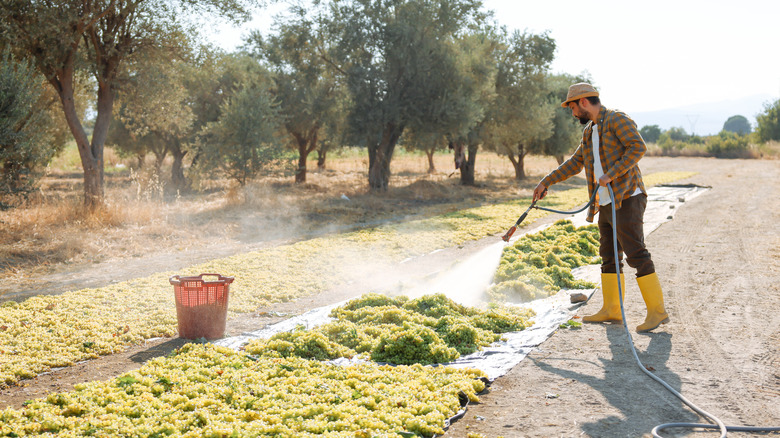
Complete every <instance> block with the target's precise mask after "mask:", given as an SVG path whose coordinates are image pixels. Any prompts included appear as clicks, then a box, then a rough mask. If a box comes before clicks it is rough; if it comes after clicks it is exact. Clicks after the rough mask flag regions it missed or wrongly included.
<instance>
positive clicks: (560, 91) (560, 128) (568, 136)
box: [533, 74, 590, 157]
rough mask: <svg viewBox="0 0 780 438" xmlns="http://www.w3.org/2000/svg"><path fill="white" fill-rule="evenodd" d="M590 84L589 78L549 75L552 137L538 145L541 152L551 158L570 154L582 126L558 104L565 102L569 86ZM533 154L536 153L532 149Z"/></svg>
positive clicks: (578, 137) (575, 145) (580, 133)
mask: <svg viewBox="0 0 780 438" xmlns="http://www.w3.org/2000/svg"><path fill="white" fill-rule="evenodd" d="M578 82H590V80H589V78H586V77H581V76H571V75H567V74H559V75H550V76H548V78H547V83H548V87H549V89H550V93H549V96H550V103H551V104H552V105H554V107H555V110H554V111H553V114H554V115H553V119H552V123H553V126H552V135H551V136H550V137H549V138H547V139H544V140H542V141H541V142H540V143H539V146H540V148H541V152H542V153H544V154H545V155H550V156H553V157H562V156H563V155H565V154H568V153H570V152H572V151H573V150H574V149H575V148H576V147H577V145H579V142H580V139H581V138H582V125H580V124H579V122H578V121H577V120H576V119H575V118H574V117H572V115H571V111H570V110H569V109H568V108H562V107H561V105H560V103H561V102H563V101H564V100H566V95H567V93H568V91H569V86H570V85H571V84H576V83H578ZM533 152H538V151H537V150H536V149H534V151H533Z"/></svg>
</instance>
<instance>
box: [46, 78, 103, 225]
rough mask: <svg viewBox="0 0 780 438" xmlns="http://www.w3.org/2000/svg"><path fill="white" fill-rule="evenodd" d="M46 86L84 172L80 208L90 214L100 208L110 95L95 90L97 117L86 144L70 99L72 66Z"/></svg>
mask: <svg viewBox="0 0 780 438" xmlns="http://www.w3.org/2000/svg"><path fill="white" fill-rule="evenodd" d="M50 82H51V83H52V85H54V88H55V89H56V90H57V93H58V94H59V96H60V102H61V103H62V109H63V112H64V114H65V121H66V122H67V123H68V128H69V129H70V132H71V134H73V139H74V140H75V141H76V147H77V148H78V150H79V157H80V158H81V167H82V168H83V169H84V206H85V207H86V208H87V209H88V210H90V211H91V210H94V209H95V208H97V207H99V206H100V205H102V204H103V196H104V193H103V144H104V143H105V141H106V134H107V133H108V123H109V122H110V115H111V109H112V107H113V93H112V92H111V90H106V88H105V87H98V116H97V119H96V121H95V129H94V131H93V134H92V144H90V142H89V138H88V137H87V133H86V132H85V131H84V126H83V125H82V124H81V121H80V120H79V117H78V112H77V111H76V103H75V101H74V99H73V66H72V65H66V67H65V68H64V69H62V70H59V71H57V74H56V75H55V76H54V77H53V78H51V79H50Z"/></svg>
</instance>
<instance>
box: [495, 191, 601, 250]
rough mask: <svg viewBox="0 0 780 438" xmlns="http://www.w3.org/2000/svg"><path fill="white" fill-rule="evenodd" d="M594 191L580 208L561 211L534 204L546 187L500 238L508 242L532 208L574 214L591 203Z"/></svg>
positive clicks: (593, 198)
mask: <svg viewBox="0 0 780 438" xmlns="http://www.w3.org/2000/svg"><path fill="white" fill-rule="evenodd" d="M596 193H597V191H596V190H594V191H593V193H592V194H591V195H590V200H588V203H587V204H585V206H583V207H582V208H580V209H578V210H573V211H561V210H554V209H552V208H547V207H537V206H536V201H538V200H539V199H542V198H544V196H545V195H546V194H547V189H544V192H542V196H540V197H539V199H537V200H536V201H534V202H532V203H531V205H530V206H529V207H528V209H526V210H525V212H523V214H522V215H520V219H518V220H517V222H515V224H514V225H512V228H510V229H509V231H507V232H506V234H504V236H503V237H501V238H502V239H503V240H504V242H509V239H510V238H511V237H512V234H515V231H517V227H518V226H519V225H520V223H521V222H523V221H524V220H525V217H526V216H528V212H529V211H531V209H532V208H536V209H538V210H544V211H549V212H551V213H558V214H576V213H579V212H581V211H583V210H585V209H586V208H588V207H589V206H590V204H593V201H594V200H595V199H596Z"/></svg>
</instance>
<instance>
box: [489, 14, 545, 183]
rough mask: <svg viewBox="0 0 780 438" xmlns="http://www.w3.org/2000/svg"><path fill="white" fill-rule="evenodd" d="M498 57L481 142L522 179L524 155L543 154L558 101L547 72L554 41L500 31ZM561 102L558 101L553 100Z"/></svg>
mask: <svg viewBox="0 0 780 438" xmlns="http://www.w3.org/2000/svg"><path fill="white" fill-rule="evenodd" d="M500 37H501V47H500V49H499V50H498V56H497V58H496V62H497V66H498V71H497V74H496V99H495V101H494V103H493V105H491V113H490V115H489V122H488V123H487V124H486V126H485V129H486V134H485V142H484V146H485V147H486V148H487V149H489V150H493V151H495V152H496V153H498V154H500V155H504V156H506V157H507V158H508V159H509V161H510V162H511V163H512V166H513V167H514V169H515V178H516V179H523V178H525V161H524V160H525V157H526V156H527V155H528V154H529V153H532V152H535V153H541V151H542V147H543V142H544V141H545V140H546V139H548V138H549V137H550V136H552V134H553V118H554V114H555V109H556V103H553V102H551V101H550V98H549V91H548V83H547V72H548V70H549V67H550V63H551V62H552V60H553V57H554V53H555V41H554V40H553V39H552V38H551V37H550V36H549V35H547V33H542V34H532V33H527V32H519V31H515V32H513V33H512V34H511V35H510V34H508V32H507V31H506V30H505V29H504V30H503V33H502V35H500ZM557 105H558V106H559V105H560V103H557Z"/></svg>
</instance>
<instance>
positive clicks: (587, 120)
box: [577, 116, 590, 125]
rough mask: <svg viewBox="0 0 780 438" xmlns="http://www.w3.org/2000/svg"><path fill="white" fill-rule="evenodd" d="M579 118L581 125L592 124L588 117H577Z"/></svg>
mask: <svg viewBox="0 0 780 438" xmlns="http://www.w3.org/2000/svg"><path fill="white" fill-rule="evenodd" d="M577 118H578V119H579V120H580V125H587V124H588V122H590V119H589V118H587V117H580V116H577Z"/></svg>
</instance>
